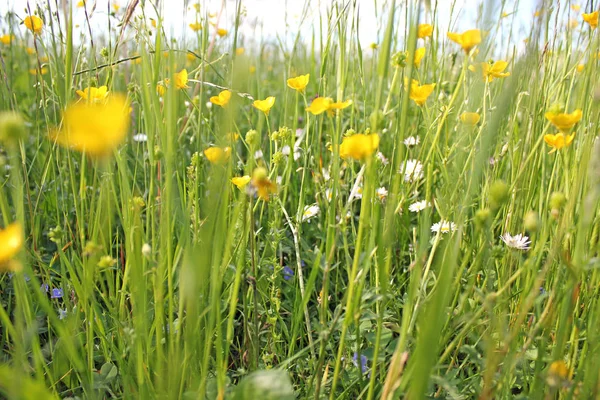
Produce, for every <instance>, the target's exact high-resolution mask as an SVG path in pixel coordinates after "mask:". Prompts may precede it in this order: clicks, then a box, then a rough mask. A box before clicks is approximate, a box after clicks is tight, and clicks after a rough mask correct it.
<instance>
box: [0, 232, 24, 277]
mask: <svg viewBox="0 0 600 400" xmlns="http://www.w3.org/2000/svg"><path fill="white" fill-rule="evenodd" d="M0 243H2V246H0V271H6V270H15V269H17V268H16V264H11V262H10V261H11V260H12V259H13V258H15V256H16V255H17V254H18V253H19V251H20V250H21V248H22V247H23V227H22V226H21V224H19V223H12V224H10V225H8V226H7V227H6V228H5V229H0Z"/></svg>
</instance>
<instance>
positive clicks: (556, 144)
mask: <svg viewBox="0 0 600 400" xmlns="http://www.w3.org/2000/svg"><path fill="white" fill-rule="evenodd" d="M574 137H575V134H574V133H572V134H570V135H568V136H565V134H564V133H562V132H559V133H557V134H554V135H552V134H548V135H544V142H546V144H547V145H548V146H550V147H552V150H550V153H554V152H555V151H557V150H560V149H562V148H563V147H568V146H569V145H570V144H571V142H573V138H574Z"/></svg>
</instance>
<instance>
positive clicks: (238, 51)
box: [235, 47, 246, 56]
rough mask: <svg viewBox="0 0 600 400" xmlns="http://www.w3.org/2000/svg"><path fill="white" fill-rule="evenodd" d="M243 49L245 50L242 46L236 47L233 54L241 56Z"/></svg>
mask: <svg viewBox="0 0 600 400" xmlns="http://www.w3.org/2000/svg"><path fill="white" fill-rule="evenodd" d="M244 51H246V49H244V48H243V47H238V48H237V49H235V54H236V55H238V56H241V55H242V54H244Z"/></svg>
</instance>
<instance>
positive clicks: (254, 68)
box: [248, 65, 256, 74]
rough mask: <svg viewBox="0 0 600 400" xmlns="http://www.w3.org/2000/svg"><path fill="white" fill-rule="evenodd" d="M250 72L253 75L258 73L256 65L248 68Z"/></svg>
mask: <svg viewBox="0 0 600 400" xmlns="http://www.w3.org/2000/svg"><path fill="white" fill-rule="evenodd" d="M248 72H250V73H251V74H253V73H255V72H256V67H255V66H254V65H251V66H250V67H249V68H248Z"/></svg>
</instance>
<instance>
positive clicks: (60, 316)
mask: <svg viewBox="0 0 600 400" xmlns="http://www.w3.org/2000/svg"><path fill="white" fill-rule="evenodd" d="M65 318H67V310H66V309H64V310H63V309H62V308H59V309H58V319H61V320H62V319H65Z"/></svg>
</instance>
